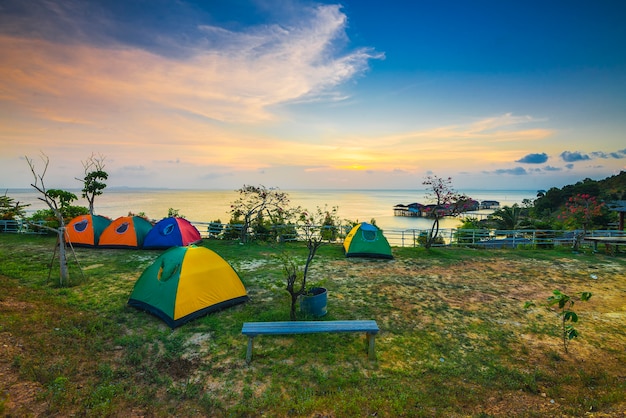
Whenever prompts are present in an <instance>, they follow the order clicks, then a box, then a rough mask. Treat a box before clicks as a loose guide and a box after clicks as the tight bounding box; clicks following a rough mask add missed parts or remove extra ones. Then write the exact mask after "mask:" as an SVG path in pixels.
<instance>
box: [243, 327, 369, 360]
mask: <svg viewBox="0 0 626 418" xmlns="http://www.w3.org/2000/svg"><path fill="white" fill-rule="evenodd" d="M378 331H379V329H378V325H377V324H376V321H372V320H365V321H354V320H352V321H283V322H245V323H244V324H243V327H242V328H241V333H242V334H243V335H246V336H247V337H248V351H247V353H246V362H247V363H248V364H250V361H252V342H253V340H254V337H256V336H257V335H286V334H316V333H321V332H334V333H338V332H364V333H365V335H366V336H367V340H368V355H369V358H370V360H374V359H375V358H376V356H375V352H374V350H375V345H374V344H375V342H374V338H375V336H376V334H377V333H378Z"/></svg>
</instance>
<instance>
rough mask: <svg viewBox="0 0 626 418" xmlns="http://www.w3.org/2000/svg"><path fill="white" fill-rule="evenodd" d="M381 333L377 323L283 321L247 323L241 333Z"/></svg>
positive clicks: (252, 334) (254, 334) (250, 334)
mask: <svg viewBox="0 0 626 418" xmlns="http://www.w3.org/2000/svg"><path fill="white" fill-rule="evenodd" d="M378 331H379V329H378V325H377V324H376V321H283V322H245V323H244V324H243V328H242V329H241V333H242V334H243V335H248V336H256V335H284V334H313V333H318V332H369V333H372V334H376V333H377V332H378Z"/></svg>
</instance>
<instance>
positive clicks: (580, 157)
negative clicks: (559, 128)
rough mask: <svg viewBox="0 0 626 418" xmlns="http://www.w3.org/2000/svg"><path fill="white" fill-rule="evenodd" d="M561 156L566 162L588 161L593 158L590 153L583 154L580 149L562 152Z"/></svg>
mask: <svg viewBox="0 0 626 418" xmlns="http://www.w3.org/2000/svg"><path fill="white" fill-rule="evenodd" d="M560 157H561V158H562V159H563V161H565V162H566V163H573V162H576V161H586V160H590V159H591V157H589V155H587V154H581V153H580V152H578V151H574V152H570V151H563V152H562V153H561V155H560Z"/></svg>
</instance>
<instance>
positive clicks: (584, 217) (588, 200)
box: [559, 194, 604, 251]
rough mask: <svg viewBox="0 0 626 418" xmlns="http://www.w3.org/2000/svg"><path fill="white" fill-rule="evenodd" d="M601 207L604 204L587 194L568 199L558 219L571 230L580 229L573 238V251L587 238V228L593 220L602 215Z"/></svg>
mask: <svg viewBox="0 0 626 418" xmlns="http://www.w3.org/2000/svg"><path fill="white" fill-rule="evenodd" d="M603 207H604V202H599V201H598V199H597V198H596V197H595V196H591V195H588V194H577V195H575V196H572V197H570V198H569V199H568V201H567V203H566V204H565V209H564V210H563V212H562V213H561V214H560V215H559V219H562V220H563V221H564V222H565V225H567V226H570V227H572V228H582V232H580V233H578V234H576V235H575V237H574V243H573V249H574V251H578V249H579V248H580V244H581V243H582V241H583V239H585V236H587V228H589V227H590V226H591V225H593V219H594V218H595V217H597V216H601V215H602V208H603Z"/></svg>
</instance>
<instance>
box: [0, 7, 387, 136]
mask: <svg viewBox="0 0 626 418" xmlns="http://www.w3.org/2000/svg"><path fill="white" fill-rule="evenodd" d="M53 3H54V2H42V3H41V7H46V6H48V5H52V4H53ZM49 7H51V6H49ZM65 13H67V12H65ZM300 14H301V15H300V19H294V20H293V21H294V22H296V23H291V24H290V26H288V24H280V25H279V24H273V25H272V24H270V25H257V26H249V27H244V28H241V29H239V30H236V31H235V30H228V29H226V28H221V27H208V26H201V27H200V34H201V36H198V37H197V38H195V39H194V40H187V41H186V43H185V45H184V48H185V50H186V54H184V55H183V54H180V56H166V55H164V54H162V53H160V51H155V50H154V48H148V47H144V46H142V45H138V44H136V43H124V44H122V43H121V42H122V40H121V39H116V40H113V39H111V37H110V36H107V35H106V34H105V33H91V34H89V35H88V36H81V37H78V36H77V37H76V39H75V40H73V41H72V42H70V41H67V39H63V41H62V42H61V41H60V40H59V39H58V37H53V36H43V35H44V34H48V33H50V32H51V31H52V29H49V27H50V26H57V29H56V30H57V31H58V32H62V31H61V30H60V29H59V28H62V27H63V25H64V22H65V20H66V19H65V18H64V16H65V14H63V15H60V14H59V12H58V11H57V10H54V11H50V13H49V16H50V19H46V22H45V24H46V32H44V33H42V32H35V33H40V34H42V36H41V38H40V39H37V38H36V37H32V36H22V35H21V34H20V33H19V32H18V29H17V28H13V29H12V30H10V31H9V30H6V29H5V30H2V28H0V55H1V56H2V57H3V60H2V62H1V63H0V91H2V92H3V98H4V99H5V100H9V101H10V102H11V106H12V107H13V108H16V109H15V110H14V112H18V111H19V112H23V113H25V114H29V115H32V116H37V117H38V118H39V119H43V120H46V121H50V122H57V123H58V122H60V121H64V122H65V123H72V124H76V123H80V124H84V125H86V126H95V127H98V126H99V125H101V124H102V123H103V121H102V119H103V116H96V115H115V116H118V117H119V116H123V117H124V118H126V119H130V121H131V122H132V119H133V117H138V116H137V115H140V114H141V115H145V114H146V113H152V114H159V113H160V114H164V113H171V112H177V113H179V114H182V115H186V117H199V118H205V119H207V120H209V121H222V122H244V123H251V122H260V121H267V120H272V119H275V117H276V116H275V115H274V114H273V113H272V110H271V108H272V106H275V105H278V104H281V103H288V102H290V101H294V100H301V99H303V98H311V97H325V98H327V97H328V92H329V90H332V89H334V88H336V87H337V86H339V85H340V84H342V83H345V82H346V81H348V80H351V79H353V78H355V77H357V76H358V75H360V74H362V73H364V72H365V71H367V69H368V63H369V61H370V60H372V59H382V58H383V57H384V55H383V54H382V53H378V52H375V51H373V50H372V49H370V48H358V49H353V50H349V51H346V52H340V51H341V49H340V48H339V47H340V46H341V45H343V44H344V43H345V38H346V33H345V31H346V26H347V17H346V15H345V14H344V13H342V12H341V9H340V7H339V6H337V5H325V6H318V7H314V8H305V9H302V10H301V11H300ZM55 17H56V20H55ZM44 18H46V14H45V13H43V12H42V13H37V15H35V16H31V17H30V19H31V20H36V19H39V20H43V19H44ZM24 19H25V18H24ZM83 23H84V22H83ZM186 23H187V24H188V25H189V26H190V27H191V26H193V25H194V24H195V23H194V21H192V20H189V22H186ZM181 25H183V24H182V23H181ZM34 26H35V25H34V24H31V27H34ZM73 27H75V28H76V27H80V28H81V31H89V30H91V31H104V29H103V28H104V27H106V25H94V26H93V28H89V26H83V24H81V23H76V22H75V21H74V26H73ZM152 29H154V28H152ZM189 30H191V29H189ZM76 31H77V32H79V30H78V29H76ZM29 35H30V34H29ZM108 35H110V34H108ZM153 35H154V38H155V39H159V40H160V41H159V42H161V43H163V44H169V45H170V46H171V49H176V48H175V47H176V46H177V44H179V45H180V47H181V48H183V45H182V44H181V43H182V41H180V39H179V38H177V37H176V34H171V33H167V32H165V31H164V32H163V33H161V32H159V33H154V34H153ZM95 39H98V40H99V42H96V41H95ZM164 39H167V40H164ZM190 44H191V45H190ZM33 96H37V97H38V100H37V101H36V102H35V103H32V102H31V101H30V98H31V97H33ZM334 97H336V96H333V98H334ZM24 103H30V104H29V105H24ZM0 110H1V109H0ZM139 122H143V121H139ZM136 124H137V125H138V123H136Z"/></svg>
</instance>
